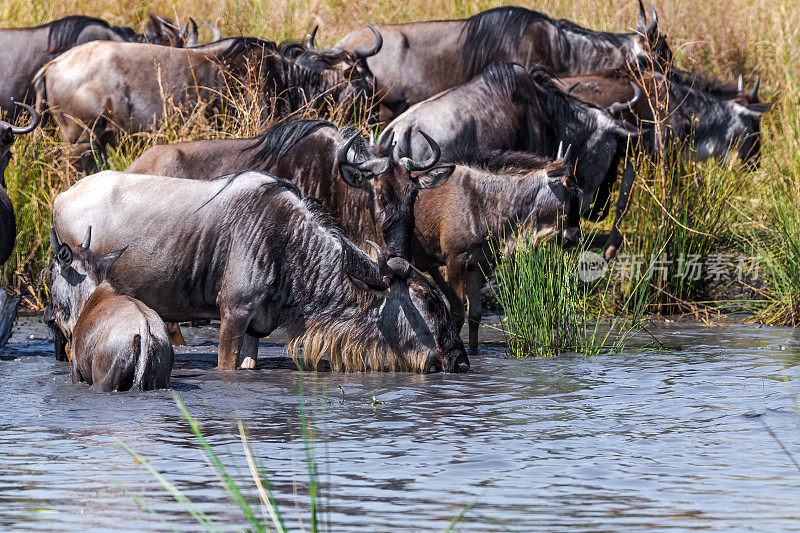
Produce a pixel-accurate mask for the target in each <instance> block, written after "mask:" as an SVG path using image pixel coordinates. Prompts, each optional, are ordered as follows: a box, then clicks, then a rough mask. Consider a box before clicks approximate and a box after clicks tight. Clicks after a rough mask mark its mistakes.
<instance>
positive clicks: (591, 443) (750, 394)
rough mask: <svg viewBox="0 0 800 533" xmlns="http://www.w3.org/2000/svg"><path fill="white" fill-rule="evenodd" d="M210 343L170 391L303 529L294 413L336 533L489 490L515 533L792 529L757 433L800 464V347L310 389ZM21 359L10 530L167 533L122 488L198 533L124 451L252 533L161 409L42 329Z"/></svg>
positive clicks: (780, 338) (370, 379) (453, 507)
mask: <svg viewBox="0 0 800 533" xmlns="http://www.w3.org/2000/svg"><path fill="white" fill-rule="evenodd" d="M215 333H216V332H215V330H214V328H201V329H190V330H189V331H188V332H187V337H188V340H189V341H190V342H191V343H193V344H194V345H195V346H194V347H192V348H186V349H183V350H181V351H179V356H178V360H177V364H176V369H175V372H174V385H175V390H176V391H177V392H178V393H179V394H180V396H181V398H182V399H183V401H184V402H185V403H186V405H187V406H188V408H189V410H190V412H191V413H192V414H193V415H194V416H195V417H197V418H198V419H199V420H201V421H202V422H203V424H204V425H203V428H204V431H205V433H206V434H208V435H209V441H210V443H211V444H212V446H214V447H215V449H216V450H217V451H218V452H220V453H222V454H223V456H224V457H225V458H226V459H225V460H226V462H227V464H228V465H230V466H232V467H233V472H235V473H237V474H238V475H240V476H241V479H242V480H243V481H242V485H243V486H244V487H251V486H252V482H251V481H250V478H249V474H248V471H247V467H246V463H245V461H244V459H243V457H242V456H241V453H240V452H241V444H240V441H239V438H238V435H237V430H236V419H237V417H238V418H241V419H242V420H243V421H244V423H245V426H246V427H247V428H248V429H249V431H250V436H251V442H252V444H253V446H254V449H255V452H256V454H257V455H258V456H259V457H260V458H261V460H262V462H263V463H264V465H265V467H266V469H267V471H268V472H269V473H270V482H271V483H272V488H273V491H274V492H275V494H276V496H277V499H278V501H279V504H280V505H281V507H282V509H283V511H284V513H285V515H286V519H287V520H288V521H290V522H292V523H293V522H294V520H295V519H296V512H297V511H296V510H295V507H294V504H295V496H294V492H295V485H296V492H297V493H298V494H300V495H301V496H300V502H301V508H303V506H302V503H303V502H304V499H303V495H304V494H307V481H308V479H307V472H306V466H305V463H304V461H303V456H304V449H303V441H302V430H301V427H300V416H299V412H300V408H301V407H303V408H304V409H305V410H306V412H307V413H309V415H310V417H311V419H312V420H313V423H314V427H315V429H316V432H317V439H316V456H317V458H318V460H319V462H320V471H321V473H322V476H321V478H322V481H323V483H324V487H323V488H324V491H323V492H324V497H323V503H325V504H326V505H327V507H328V509H329V520H330V522H331V523H332V528H331V529H332V530H334V531H343V530H363V529H368V530H398V529H407V530H430V529H433V530H442V529H443V528H444V527H445V525H446V524H447V522H448V521H449V520H450V519H451V518H452V517H453V516H454V515H456V514H457V513H458V512H459V511H460V510H461V509H462V507H463V506H464V505H466V504H467V503H469V502H470V501H471V500H472V499H473V498H474V497H475V496H476V495H477V494H479V493H481V491H482V490H483V489H484V487H486V486H487V484H489V483H490V482H492V481H493V480H496V481H495V483H494V485H493V486H492V487H490V488H489V489H488V490H487V491H486V493H485V494H484V496H483V497H482V498H481V499H480V501H479V503H478V504H477V506H476V509H477V510H479V511H480V512H481V513H482V514H484V515H486V516H489V517H491V518H493V519H496V520H498V521H500V522H502V523H503V524H504V525H505V526H507V527H510V528H512V529H518V530H531V529H542V528H546V529H548V530H564V531H567V530H569V531H573V530H575V529H576V528H578V529H580V528H588V527H591V526H596V525H598V524H600V525H603V526H606V527H607V528H609V529H615V530H616V529H621V528H636V529H644V528H681V529H682V528H699V527H713V528H718V529H740V528H753V529H760V530H764V529H767V530H774V529H778V528H781V529H786V528H792V527H796V526H797V521H796V515H797V511H796V509H795V506H794V505H793V504H790V503H789V502H794V501H795V500H796V498H797V493H798V488H800V476H798V472H797V471H796V470H793V467H792V466H791V464H790V463H789V460H788V458H787V457H786V456H785V455H784V453H783V452H782V451H781V450H780V448H779V447H778V446H777V444H776V443H775V442H774V441H773V440H772V438H771V437H770V436H769V435H768V434H767V432H766V431H765V430H764V428H763V426H762V424H761V423H760V422H759V420H760V419H759V418H758V417H755V418H754V417H753V416H754V415H759V414H760V416H761V417H762V418H761V419H763V420H765V421H766V422H767V423H768V424H769V426H770V427H771V428H772V429H773V430H774V431H775V432H776V433H777V434H778V436H779V437H781V438H782V440H783V441H784V442H785V443H786V444H787V446H788V447H789V449H790V450H791V451H792V452H793V453H795V455H796V456H800V428H799V427H798V425H797V423H798V417H797V414H796V413H795V412H794V411H793V398H794V395H797V393H798V392H800V391H799V389H800V387H798V381H797V378H798V374H799V372H798V368H800V367H798V366H797V364H798V361H800V338H798V336H797V333H796V332H793V331H791V330H786V329H769V328H765V329H755V328H751V327H745V326H728V327H724V328H702V327H699V326H695V325H685V324H682V325H671V326H670V327H669V328H667V329H661V330H656V331H655V334H656V335H657V336H659V338H662V339H666V341H667V344H670V345H680V346H682V349H681V350H679V351H668V352H657V353H654V352H642V353H632V354H629V355H626V356H619V357H611V356H601V357H590V358H583V357H578V356H564V357H559V358H554V359H528V360H522V361H518V360H510V359H505V358H503V357H502V356H501V353H500V351H499V350H498V349H495V348H486V349H485V350H484V353H483V355H481V356H478V357H474V358H472V368H473V370H474V371H473V372H471V373H469V374H467V375H441V374H440V375H431V376H419V375H409V374H381V373H370V374H328V373H320V374H313V373H305V374H300V373H298V372H296V371H295V370H293V367H292V365H291V364H287V361H286V360H285V358H284V357H283V355H282V350H283V348H282V344H280V343H279V341H280V339H279V338H276V339H271V340H272V341H275V342H278V343H277V344H269V343H265V344H262V347H261V355H262V359H264V362H263V363H262V364H261V365H260V367H259V369H258V370H256V371H251V372H245V371H240V372H236V373H227V374H225V373H218V372H216V371H215V370H213V366H214V363H215V355H216V354H215V350H216V345H215V344H214V337H215ZM28 335H34V337H35V338H33V339H27V336H28ZM12 341H13V342H12V343H11V344H10V345H9V347H8V348H7V349H6V351H5V352H4V353H3V357H2V358H0V398H2V400H0V401H1V402H2V409H0V527H2V528H9V527H15V528H25V529H31V530H35V529H41V530H52V529H59V530H67V531H69V530H81V531H83V530H85V529H87V528H95V529H124V530H141V531H151V530H153V529H159V528H161V529H166V528H164V526H163V525H160V524H159V523H158V522H157V521H155V519H154V518H153V517H152V516H151V515H149V514H148V513H146V512H145V511H143V510H142V509H140V508H139V507H138V506H137V505H136V503H135V502H134V501H133V500H132V498H131V497H130V496H128V495H125V494H123V493H122V492H121V490H120V487H122V488H124V489H125V490H128V491H130V492H132V493H135V494H136V495H138V496H140V497H142V498H143V499H144V500H145V502H146V503H147V504H148V505H150V506H151V507H152V508H153V509H154V510H156V511H157V512H159V513H160V514H162V515H163V516H165V517H167V518H168V519H169V520H170V521H171V522H172V523H174V524H177V525H178V527H179V529H180V528H187V527H190V526H192V524H193V522H192V519H191V518H190V517H188V515H186V514H185V513H184V512H183V509H182V506H181V505H180V504H177V503H175V502H174V500H172V499H171V497H169V496H168V495H167V493H166V492H165V491H164V490H163V489H162V488H161V486H160V485H159V484H158V483H157V482H156V481H155V480H154V479H153V478H152V476H150V474H148V473H147V472H146V471H145V470H144V469H143V468H142V467H141V466H140V465H136V464H135V463H134V462H133V460H132V459H131V458H130V457H129V456H128V455H127V454H126V453H125V452H124V451H123V450H122V449H120V448H119V446H117V445H116V444H115V443H116V442H117V441H122V442H125V443H126V444H128V445H129V446H131V447H132V448H133V449H135V450H136V451H138V452H139V453H141V454H142V455H143V456H144V457H145V458H147V459H148V460H150V461H151V462H152V464H153V466H154V467H155V468H156V469H158V470H159V471H161V472H162V473H164V474H165V476H166V477H167V478H168V479H170V480H171V481H172V482H174V483H175V484H176V485H177V486H178V487H179V488H180V490H182V491H183V492H184V493H185V494H186V495H187V496H188V497H189V498H190V499H191V500H192V501H194V502H195V503H196V504H197V506H198V507H199V508H200V509H201V510H202V511H204V512H205V513H207V514H209V516H211V517H212V518H214V519H215V520H218V521H219V523H221V524H226V527H227V528H228V529H231V530H241V529H242V528H243V527H244V521H243V518H242V517H241V515H240V513H239V512H238V511H237V510H236V509H235V508H234V505H233V504H232V503H230V501H229V500H228V499H227V496H226V494H225V493H224V492H223V491H222V489H221V488H219V482H218V480H217V479H216V477H215V475H214V473H213V471H212V470H211V469H210V468H209V467H208V466H207V465H206V464H205V462H204V460H203V456H202V452H201V451H200V450H199V449H198V448H197V447H196V446H195V443H194V441H193V438H192V435H191V432H190V431H189V428H188V427H187V425H186V424H185V422H184V421H183V419H182V418H181V416H180V414H179V413H178V412H177V409H176V408H175V406H174V403H173V401H172V397H171V393H170V392H169V391H156V392H150V393H131V394H109V395H103V394H94V393H92V392H90V391H89V390H88V388H87V387H86V386H85V385H72V384H71V383H70V381H69V373H68V371H67V368H66V366H65V365H64V364H62V363H58V362H56V361H55V360H54V359H53V358H52V347H51V345H50V343H49V342H48V341H47V339H46V334H45V332H44V330H43V329H42V327H41V325H40V324H38V323H37V321H36V319H27V320H26V321H23V323H22V325H21V327H20V331H17V332H16V333H15V336H14V338H12ZM301 378H302V380H303V381H302V386H303V388H304V390H305V393H306V394H305V396H304V397H301V396H300V395H299V391H300V387H301V381H300V380H301ZM373 396H375V397H376V398H377V399H379V400H380V401H381V402H383V403H381V404H375V405H374V404H373V401H372V398H373ZM746 415H747V416H746ZM252 496H254V497H255V495H254V494H252ZM253 501H255V499H254V500H253ZM304 518H307V516H306V517H304ZM465 520H466V522H464V527H465V529H470V528H471V529H476V530H478V529H479V530H501V529H502V528H501V527H500V526H496V525H493V524H492V523H490V522H487V521H485V520H482V519H481V518H479V517H477V516H474V515H467V517H466V518H465Z"/></svg>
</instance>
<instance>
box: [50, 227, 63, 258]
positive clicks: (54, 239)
mask: <svg viewBox="0 0 800 533" xmlns="http://www.w3.org/2000/svg"><path fill="white" fill-rule="evenodd" d="M59 248H61V241H59V240H58V234H57V233H56V228H54V227H53V226H50V250H51V251H52V252H53V255H56V254H57V253H58V249H59Z"/></svg>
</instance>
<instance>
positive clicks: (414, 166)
mask: <svg viewBox="0 0 800 533" xmlns="http://www.w3.org/2000/svg"><path fill="white" fill-rule="evenodd" d="M419 134H420V135H422V136H423V137H425V140H426V141H428V145H429V146H430V147H431V151H432V152H433V155H431V157H430V159H428V160H427V161H425V162H423V163H417V162H416V161H414V160H413V159H411V158H410V157H401V158H400V164H401V165H402V166H403V168H405V169H406V170H428V169H430V168H433V166H434V165H435V164H436V163H438V162H439V158H440V157H441V155H442V149H441V148H439V145H438V144H437V142H436V141H434V140H433V139H432V138H431V136H430V135H428V134H427V133H425V132H424V131H422V130H419Z"/></svg>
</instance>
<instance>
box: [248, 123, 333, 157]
mask: <svg viewBox="0 0 800 533" xmlns="http://www.w3.org/2000/svg"><path fill="white" fill-rule="evenodd" d="M321 128H334V129H336V125H335V124H333V123H331V122H328V121H327V120H318V119H301V120H290V121H288V122H284V123H282V124H278V125H277V126H275V127H273V128H271V129H268V130H267V131H265V132H264V133H262V134H261V135H258V136H256V137H253V140H254V143H253V144H252V145H251V146H248V147H247V148H245V149H244V150H243V152H245V151H254V153H253V156H252V159H251V163H252V164H253V165H255V166H259V167H261V168H263V167H264V166H266V167H272V166H274V165H275V164H277V163H278V161H279V160H280V159H281V158H282V157H283V156H285V155H286V153H287V152H288V151H289V150H290V149H291V148H292V147H293V146H294V145H295V144H297V143H298V142H300V141H301V140H302V139H304V138H305V137H307V136H308V135H311V134H312V133H314V132H315V131H317V130H319V129H321Z"/></svg>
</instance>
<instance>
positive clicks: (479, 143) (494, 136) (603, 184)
mask: <svg viewBox="0 0 800 533" xmlns="http://www.w3.org/2000/svg"><path fill="white" fill-rule="evenodd" d="M532 70H533V74H531V73H529V72H528V71H527V70H525V69H524V68H523V67H522V66H520V65H517V64H514V63H508V62H497V63H492V64H491V65H489V66H488V67H487V68H485V69H484V70H483V72H481V73H480V74H479V75H478V76H476V77H475V78H473V79H472V80H470V81H469V82H467V83H465V84H463V85H459V86H458V87H455V88H453V89H449V90H447V91H444V92H442V93H441V94H438V95H436V96H434V97H432V98H429V99H428V100H425V101H424V102H420V103H418V104H415V105H414V106H412V107H411V108H410V109H409V110H408V111H406V112H405V113H403V114H402V115H400V116H399V117H397V118H396V119H395V120H393V121H392V122H391V123H390V124H389V125H388V126H387V127H386V129H385V130H384V131H383V133H382V134H381V136H380V138H379V140H378V143H379V144H382V145H386V146H388V145H394V151H395V157H399V156H408V157H414V158H422V157H424V156H425V154H426V153H427V151H428V148H427V146H425V145H424V144H422V143H420V142H419V138H418V136H417V135H416V132H417V131H419V130H424V131H425V132H426V133H428V134H430V136H431V137H433V139H435V140H436V142H437V143H438V144H439V146H440V147H441V151H442V157H441V160H442V161H446V162H469V161H470V159H471V154H473V153H480V152H482V151H487V150H500V151H504V150H523V151H529V152H532V153H534V154H536V155H539V156H542V157H552V156H553V154H555V153H556V151H557V147H558V145H559V144H560V143H562V142H563V144H564V145H572V149H573V155H572V159H573V160H574V168H575V170H574V174H575V177H576V179H577V182H578V186H579V187H580V188H581V190H582V191H583V198H582V207H581V210H582V215H583V216H584V217H586V218H588V219H589V220H601V219H603V218H604V217H605V216H606V215H607V214H608V200H609V195H610V191H611V186H612V185H613V183H614V181H615V180H616V179H617V173H618V167H619V163H620V161H621V160H622V158H623V156H624V155H625V153H626V149H627V144H628V141H629V139H630V138H633V137H636V136H638V135H639V130H638V129H637V128H636V127H635V126H633V125H632V124H629V123H628V122H625V121H623V120H617V119H615V118H614V117H613V116H612V115H611V114H610V112H616V111H617V110H618V109H619V107H620V106H614V107H613V108H612V109H604V108H600V107H597V106H594V105H592V104H587V103H583V102H581V101H580V100H578V99H576V98H574V97H572V96H569V95H567V94H565V93H564V92H563V91H562V90H561V89H560V88H559V87H558V86H557V85H556V84H555V82H553V80H552V79H551V77H550V75H549V74H547V73H546V72H544V71H543V70H541V69H532ZM634 178H635V174H633V172H632V168H629V169H626V172H625V173H624V174H623V183H622V185H623V186H622V188H621V191H620V195H621V198H622V199H623V200H625V202H622V203H618V209H617V219H618V218H619V216H621V213H622V212H624V211H625V207H626V206H627V198H628V195H629V192H630V187H632V185H633V180H634ZM622 204H624V205H622ZM620 207H622V209H620ZM619 238H620V234H619V231H618V229H617V226H616V222H615V224H614V227H613V229H612V235H611V237H610V238H609V243H608V245H607V247H606V255H607V257H609V258H610V257H611V256H613V254H614V253H616V249H617V247H618V245H619V243H617V240H619Z"/></svg>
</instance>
